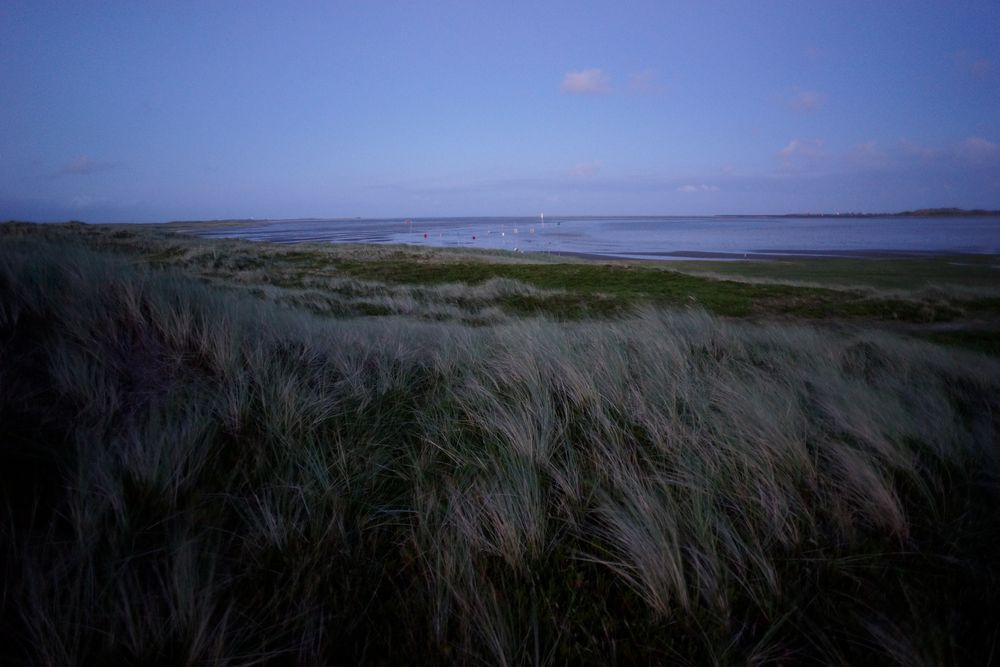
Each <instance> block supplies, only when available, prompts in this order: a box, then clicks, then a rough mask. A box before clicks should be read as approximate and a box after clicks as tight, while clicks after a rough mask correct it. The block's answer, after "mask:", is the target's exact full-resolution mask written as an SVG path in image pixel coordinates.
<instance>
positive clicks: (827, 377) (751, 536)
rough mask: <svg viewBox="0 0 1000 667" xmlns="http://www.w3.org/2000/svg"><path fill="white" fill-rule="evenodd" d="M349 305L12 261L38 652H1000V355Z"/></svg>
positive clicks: (1, 302) (784, 329) (858, 657)
mask: <svg viewBox="0 0 1000 667" xmlns="http://www.w3.org/2000/svg"><path fill="white" fill-rule="evenodd" d="M196 275H197V274H196ZM337 284H341V283H337ZM378 284H379V283H375V282H372V283H358V284H356V285H354V287H352V289H361V290H367V289H372V290H377V289H378ZM314 288H315V289H316V290H317V292H318V293H319V294H325V292H323V291H322V290H320V289H319V288H318V287H316V286H305V287H296V288H294V289H292V288H289V289H292V291H291V292H288V291H283V290H282V288H279V287H273V289H274V290H276V291H275V293H274V295H277V296H281V295H284V296H282V298H264V299H261V298H258V296H255V295H254V293H253V292H252V291H251V290H247V289H235V288H233V287H232V286H226V287H220V286H218V285H216V284H206V283H205V282H202V280H200V279H198V278H193V277H191V276H189V275H186V274H184V273H182V272H180V270H178V269H174V270H160V269H152V268H148V267H147V266H145V265H140V264H136V263H134V262H128V261H127V260H124V259H122V258H121V257H112V256H106V255H103V254H100V253H97V252H93V251H88V250H83V249H80V248H76V247H73V246H70V245H68V244H66V243H56V242H51V241H46V240H37V239H34V238H32V237H30V236H29V237H27V238H12V239H8V240H7V241H5V243H4V245H3V246H0V295H2V298H0V425H2V426H0V428H2V430H3V433H2V435H3V438H2V440H3V443H4V444H3V449H2V450H0V452H2V453H0V456H2V460H0V471H2V472H0V476H2V479H0V482H2V489H3V492H2V493H3V495H2V500H3V502H4V508H5V513H4V516H5V518H4V519H3V521H2V524H0V525H2V531H3V532H2V536H3V547H4V551H3V553H4V573H5V576H4V582H5V583H4V588H3V595H2V598H0V600H2V605H3V606H2V619H0V620H2V626H3V627H4V628H5V633H4V634H5V638H6V639H7V641H6V642H5V643H4V646H5V647H6V648H5V649H4V651H5V652H6V656H5V657H6V658H8V659H9V660H12V661H17V660H27V661H30V662H37V663H43V664H72V663H109V662H115V661H117V662H120V661H126V660H128V661H135V662H149V661H153V660H156V661H174V662H198V661H207V662H212V663H234V664H244V663H255V662H265V661H272V660H276V659H294V660H296V661H299V662H305V663H314V664H322V663H329V662H334V663H357V662H375V663H389V662H392V663H398V662H403V661H405V662H460V663H473V662H485V663H490V664H497V663H499V664H519V663H548V664H561V663H567V662H571V663H592V664H606V663H609V662H619V663H634V662H665V661H673V662H679V663H685V662H686V663H690V664H704V663H706V662H714V663H721V664H745V663H748V662H750V663H755V664H757V663H763V662H767V661H776V662H785V663H793V662H794V663H800V662H806V661H814V662H820V663H833V664H837V663H843V664H851V663H854V664H857V663H858V662H861V661H864V662H872V661H875V662H884V663H906V664H921V663H922V664H942V663H966V662H967V663H969V664H984V663H985V662H987V661H988V660H989V659H990V657H991V656H992V655H993V654H994V647H995V645H996V644H997V642H998V641H1000V632H998V628H1000V615H998V607H997V605H996V604H995V602H996V600H997V599H1000V596H998V593H1000V580H998V574H1000V567H998V565H997V563H1000V551H998V546H997V543H996V540H995V534H996V530H997V528H998V525H1000V524H998V519H1000V513H998V510H997V507H1000V505H998V504H997V501H998V500H1000V498H998V486H997V483H998V478H997V473H998V472H1000V460H998V455H1000V451H998V449H997V443H998V435H1000V364H998V363H997V362H996V361H994V360H991V359H989V358H988V357H984V356H980V355H976V354H972V353H964V352H961V351H955V350H949V349H946V348H941V347H938V346H935V345H931V344H928V343H921V342H918V341H913V340H909V339H905V338H902V337H899V336H894V335H891V334H889V333H885V332H874V331H864V330H858V329H851V330H847V331H845V332H842V333H834V332H831V331H829V330H825V329H818V328H814V327H810V326H804V325H796V324H793V323H789V322H784V323H780V324H778V323H770V324H769V323H766V322H757V323H750V322H744V323H741V322H736V321H731V320H722V319H719V318H718V317H716V316H713V315H710V314H708V313H706V312H704V311H701V310H692V309H687V310H685V311H675V310H666V309H663V308H660V307H655V306H648V305H647V306H639V307H638V308H637V309H636V310H633V311H631V312H625V313H623V314H622V315H621V316H620V317H618V318H613V319H599V320H592V319H582V320H577V321H556V320H554V319H550V318H548V317H544V316H541V317H533V318H523V319H519V318H515V317H511V316H510V315H509V314H506V315H503V316H498V317H496V318H495V319H492V320H489V321H488V322H476V323H473V325H469V324H465V323H463V320H462V318H449V319H448V320H447V321H434V319H435V318H434V316H433V315H432V316H431V317H429V318H428V317H424V316H419V314H420V312H421V303H422V301H421V298H420V296H419V294H420V293H419V291H418V290H419V289H423V288H413V287H411V288H408V289H412V290H415V291H412V292H410V293H409V294H410V297H411V298H412V299H413V303H412V304H411V310H409V311H407V310H406V309H402V308H401V309H398V310H397V311H394V312H398V313H400V314H399V315H387V316H382V317H377V318H371V317H360V318H356V317H343V316H342V315H343V314H342V313H341V314H339V315H341V316H338V317H330V316H329V315H330V314H334V315H338V314H337V313H325V314H323V315H318V314H317V312H320V310H321V309H315V308H313V309H312V310H315V311H316V312H311V311H310V307H309V304H308V303H305V302H298V301H296V299H304V298H305V297H303V296H301V295H303V294H308V290H309V289H314ZM266 289H271V288H266ZM387 289H388V288H387ZM444 289H447V290H452V292H450V294H451V297H448V298H453V299H454V300H455V302H460V300H461V299H463V298H469V299H473V300H475V299H476V298H478V297H476V296H475V291H474V290H472V291H471V292H470V294H472V295H473V296H471V297H470V296H468V294H465V293H464V292H463V291H462V290H460V289H458V288H454V287H448V288H444ZM478 289H481V290H486V292H484V294H486V293H488V294H491V295H493V296H495V295H496V294H505V293H510V292H514V293H520V292H519V290H520V291H524V290H528V291H529V292H530V290H531V289H533V288H527V287H521V286H518V285H516V284H511V283H504V282H500V283H491V284H488V285H486V286H484V287H480V288H478ZM534 289H537V288H534ZM295 290H305V291H302V292H296V291H295ZM289 294H291V295H293V296H294V295H296V294H298V295H299V296H294V298H290V297H289V298H285V297H288V295H289ZM400 294H401V292H397V293H395V294H394V296H393V298H394V299H399V298H400ZM442 294H445V293H444V292H441V293H437V296H438V297H441V295H442ZM274 295H272V296H274ZM375 296H377V295H373V296H372V297H370V298H374V297H375ZM480 296H483V295H480ZM366 298H369V297H366ZM448 298H444V297H441V298H435V303H437V305H433V306H432V308H438V307H442V304H447V303H448ZM491 298H492V297H491ZM486 301H488V299H485V297H483V304H485V303H486ZM477 303H478V302H477ZM454 307H455V308H457V309H459V311H461V312H472V311H469V310H468V308H467V307H466V306H464V305H461V304H460V303H459V305H455V306H454ZM477 307H478V306H477ZM484 307H485V306H484ZM415 315H418V316H417V317H415ZM484 324H489V326H484ZM991 603H992V604H991Z"/></svg>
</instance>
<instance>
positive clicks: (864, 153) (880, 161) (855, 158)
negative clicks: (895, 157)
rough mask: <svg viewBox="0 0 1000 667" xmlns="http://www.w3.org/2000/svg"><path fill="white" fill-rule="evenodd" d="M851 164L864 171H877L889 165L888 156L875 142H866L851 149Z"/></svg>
mask: <svg viewBox="0 0 1000 667" xmlns="http://www.w3.org/2000/svg"><path fill="white" fill-rule="evenodd" d="M849 158H850V161H851V164H853V165H855V166H857V167H862V168H866V169H877V168H880V167H884V166H886V165H887V164H888V163H889V154H888V153H886V151H885V150H884V149H883V148H882V146H881V145H879V143H878V142H877V141H866V142H864V143H863V144H858V145H857V146H855V147H854V148H852V149H851V152H850V154H849Z"/></svg>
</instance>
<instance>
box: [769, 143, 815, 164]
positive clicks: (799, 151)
mask: <svg viewBox="0 0 1000 667" xmlns="http://www.w3.org/2000/svg"><path fill="white" fill-rule="evenodd" d="M824 156H825V153H824V151H823V141H822V140H821V139H792V140H791V141H789V142H788V145H787V146H785V147H784V148H782V149H781V150H780V151H778V157H779V158H781V159H782V160H784V161H785V162H791V161H793V160H817V159H819V158H822V157H824Z"/></svg>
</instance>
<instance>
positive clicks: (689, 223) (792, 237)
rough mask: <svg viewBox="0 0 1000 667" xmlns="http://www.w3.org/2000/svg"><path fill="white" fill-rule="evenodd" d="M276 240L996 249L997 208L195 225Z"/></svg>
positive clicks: (658, 252) (719, 251)
mask: <svg viewBox="0 0 1000 667" xmlns="http://www.w3.org/2000/svg"><path fill="white" fill-rule="evenodd" d="M200 234H201V235H203V236H211V237H229V238H245V239H253V240H260V241H271V242H275V243H301V242H304V241H327V242H331V243H407V244H412V245H426V246H449V247H469V248H490V249H505V250H521V251H524V252H558V253H584V254H588V255H598V256H606V257H622V258H661V259H669V258H690V257H706V258H716V259H725V258H741V257H743V256H744V255H747V256H780V255H821V256H823V255H834V256H845V255H846V256H853V255H858V256H860V255H870V254H878V253H908V254H920V253H951V252H955V253H990V254H992V253H1000V218H997V217H983V218H891V217H886V218H769V217H759V218H757V217H739V218H735V217H733V218H698V217H648V218H645V217H644V218H632V217H629V218H597V217H588V218H573V217H564V218H545V219H544V220H542V219H541V218H414V219H412V220H405V219H391V220H389V219H385V220H270V221H261V222H253V223H247V224H246V225H242V226H238V227H227V228H219V229H214V230H211V231H205V232H200Z"/></svg>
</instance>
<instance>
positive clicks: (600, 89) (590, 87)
mask: <svg viewBox="0 0 1000 667" xmlns="http://www.w3.org/2000/svg"><path fill="white" fill-rule="evenodd" d="M559 90H561V91H562V92H564V93H567V94H570V95H603V94H605V93H609V92H611V78H610V77H609V76H608V75H607V74H605V73H604V70H602V69H584V70H579V71H576V72H567V73H566V76H564V77H563V80H562V83H561V84H560V85H559Z"/></svg>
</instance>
